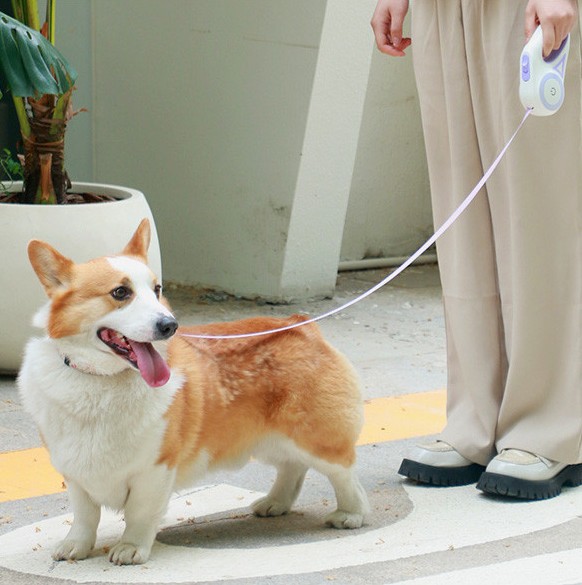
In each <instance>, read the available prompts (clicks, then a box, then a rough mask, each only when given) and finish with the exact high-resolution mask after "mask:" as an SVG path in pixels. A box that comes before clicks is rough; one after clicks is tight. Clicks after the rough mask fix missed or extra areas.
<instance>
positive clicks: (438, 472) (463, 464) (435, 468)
mask: <svg viewBox="0 0 582 585" xmlns="http://www.w3.org/2000/svg"><path fill="white" fill-rule="evenodd" d="M484 470H485V468H484V467H483V466H482V465H478V464H477V463H473V462H472V461H470V460H469V459H466V458H465V457H463V456H462V455H461V454H460V453H459V452H458V451H457V450H456V449H454V448H453V447H452V446H451V445H449V444H448V443H446V442H445V441H433V442H432V443H428V444H426V445H417V446H416V447H415V448H414V449H413V451H412V453H411V454H410V456H409V457H407V458H406V459H403V460H402V464H401V465H400V469H399V470H398V473H399V474H400V475H403V476H405V477H408V478H409V479H412V480H414V481H417V482H419V483H425V484H429V485H434V486H442V487H448V486H455V485H467V484H469V483H475V482H476V481H477V480H478V479H479V477H480V476H481V474H482V473H483V471H484Z"/></svg>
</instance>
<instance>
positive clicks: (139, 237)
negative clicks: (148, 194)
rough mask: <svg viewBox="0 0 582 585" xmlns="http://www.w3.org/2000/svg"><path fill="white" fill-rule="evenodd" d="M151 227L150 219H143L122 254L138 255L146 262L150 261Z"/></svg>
mask: <svg viewBox="0 0 582 585" xmlns="http://www.w3.org/2000/svg"><path fill="white" fill-rule="evenodd" d="M150 239H151V228H150V222H149V219H147V218H145V219H142V220H141V223H140V224H139V226H138V227H137V229H136V230H135V233H134V234H133V236H131V240H129V242H128V244H127V246H125V248H124V249H123V252H122V253H121V255H122V256H137V257H138V258H140V259H141V260H143V261H144V262H145V263H146V264H147V261H148V248H149V247H150Z"/></svg>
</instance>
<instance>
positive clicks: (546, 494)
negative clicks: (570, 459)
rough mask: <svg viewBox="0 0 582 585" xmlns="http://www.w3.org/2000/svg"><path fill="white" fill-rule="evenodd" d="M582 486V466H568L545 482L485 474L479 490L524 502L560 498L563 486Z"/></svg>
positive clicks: (482, 476)
mask: <svg viewBox="0 0 582 585" xmlns="http://www.w3.org/2000/svg"><path fill="white" fill-rule="evenodd" d="M579 485H582V464H578V465H568V466H567V467H564V469H562V471H560V473H558V474H557V475H556V476H555V477H552V478H550V479H547V480H543V481H532V480H528V479H519V478H517V477H511V476H509V475H501V474H499V473H489V472H487V471H486V472H485V473H483V475H481V478H480V479H479V482H478V483H477V489H478V490H481V491H483V492H485V493H487V494H494V495H497V496H505V497H509V498H518V499H522V500H547V499H549V498H554V497H556V496H559V495H560V493H561V492H562V487H563V486H570V487H577V486H579Z"/></svg>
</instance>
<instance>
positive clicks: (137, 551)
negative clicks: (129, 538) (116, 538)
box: [109, 541, 151, 565]
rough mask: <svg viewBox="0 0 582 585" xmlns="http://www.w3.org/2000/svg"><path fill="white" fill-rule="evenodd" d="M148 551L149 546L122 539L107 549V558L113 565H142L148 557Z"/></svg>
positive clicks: (149, 549)
mask: <svg viewBox="0 0 582 585" xmlns="http://www.w3.org/2000/svg"><path fill="white" fill-rule="evenodd" d="M150 552H151V548H147V547H141V546H137V545H135V544H132V543H131V542H123V541H122V542H118V543H117V544H116V545H115V546H114V547H113V548H112V549H111V550H110V551H109V560H110V561H111V562H112V563H113V564H114V565H143V563H145V562H147V560H148V559H149V558H150Z"/></svg>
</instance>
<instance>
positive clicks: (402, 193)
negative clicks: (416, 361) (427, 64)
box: [57, 0, 431, 298]
mask: <svg viewBox="0 0 582 585" xmlns="http://www.w3.org/2000/svg"><path fill="white" fill-rule="evenodd" d="M345 1H346V2H347V0H345ZM343 2H344V0H339V2H338V0H336V6H340V7H341V5H342V3H343ZM326 4H327V3H326V2H325V0H166V1H165V2H159V1H158V0H123V2H119V1H118V0H98V1H95V0H60V3H59V5H58V6H59V15H60V17H61V20H60V23H61V24H60V27H59V31H58V35H59V36H58V38H57V42H58V46H59V48H60V49H61V50H62V51H63V53H64V54H65V55H66V56H68V57H69V60H71V61H72V62H73V63H74V64H75V65H76V67H77V69H78V70H79V73H80V75H79V80H78V87H79V91H78V92H77V94H76V97H75V105H76V107H79V106H81V105H86V106H87V107H88V108H89V109H90V113H88V114H80V115H79V116H77V118H76V119H74V120H73V121H72V122H71V123H70V135H69V137H68V146H67V148H68V168H69V171H70V174H71V175H72V176H73V177H74V178H78V179H91V180H97V181H101V182H105V183H120V184H126V185H130V186H132V187H135V188H138V189H141V190H142V191H143V192H144V193H145V194H146V196H147V198H148V200H149V202H150V205H151V207H152V211H153V213H154V216H155V218H156V223H157V225H158V231H159V235H160V241H161V245H162V254H163V261H164V276H165V278H166V279H167V280H173V281H178V282H186V283H190V284H200V285H205V286H209V287H214V288H220V289H223V290H227V291H229V292H233V293H239V294H243V295H245V296H251V297H252V296H264V297H272V298H277V297H280V298H284V297H285V291H284V290H281V282H280V280H281V271H282V266H283V263H284V256H285V249H286V247H288V237H289V233H288V230H289V224H290V218H291V212H292V210H293V205H294V202H295V199H294V198H296V188H297V181H298V174H299V171H300V168H301V165H302V162H304V161H302V156H303V151H304V150H305V148H306V146H309V145H306V144H305V142H304V140H305V137H306V124H307V121H308V113H309V108H310V104H311V101H312V99H313V96H312V91H313V84H314V78H315V76H316V74H317V75H319V74H321V71H319V73H317V72H318V69H317V67H318V56H319V46H320V40H321V35H322V29H323V28H324V26H325V25H326V23H325V22H324V20H325V18H331V17H332V16H333V15H332V14H331V13H332V11H331V10H327V12H326ZM350 4H351V3H350ZM373 4H374V2H373V0H363V2H362V3H359V4H358V5H352V6H356V8H350V9H351V10H358V11H359V14H358V18H354V19H353V25H348V26H347V27H346V30H342V36H341V42H342V43H343V49H344V50H345V51H349V50H350V46H351V44H353V45H356V44H358V43H359V44H360V45H362V43H364V44H365V47H366V51H367V52H369V56H368V57H367V58H368V61H369V59H371V67H370V71H369V72H370V75H369V79H368V81H367V85H366V84H365V83H364V84H363V85H362V87H356V88H353V87H349V86H348V87H346V88H345V90H346V93H349V92H365V95H364V94H363V95H362V100H361V101H362V103H363V104H364V106H363V112H360V114H361V115H362V118H361V120H362V121H361V128H360V132H359V138H358V139H357V144H354V146H357V151H356V156H355V161H354V163H353V169H352V168H350V169H349V170H350V173H352V175H351V185H348V187H349V189H350V199H349V206H348V207H347V214H346V215H345V231H344V234H343V241H342V243H341V258H342V259H349V260H353V259H359V258H363V257H365V256H369V255H374V256H378V255H393V254H396V255H400V254H406V253H408V252H411V251H413V250H414V249H415V248H416V246H417V245H419V244H420V243H422V241H423V239H424V237H425V235H426V234H427V233H428V232H429V231H430V225H431V219H430V205H429V203H428V185H427V179H426V168H425V161H424V150H423V144H422V136H421V132H420V120H419V114H418V105H417V100H416V93H415V89H414V82H413V75H412V68H411V60H410V58H409V57H408V58H406V59H402V60H391V59H388V58H386V57H382V56H380V55H379V54H375V52H374V48H373V41H372V33H371V29H370V28H369V25H368V21H369V16H370V15H371V10H372V9H373ZM346 6H348V4H346ZM327 8H329V6H327ZM326 15H327V16H326ZM328 26H330V24H329V23H328ZM328 37H329V35H328ZM368 47H369V48H368ZM329 49H330V47H328V51H327V54H328V55H329V54H330V51H329ZM331 49H333V47H332V48H331ZM332 54H333V50H332ZM339 55H340V52H339V51H338V56H339ZM345 61H347V60H346V59H344V60H341V61H340V60H339V57H338V62H337V63H333V62H332V67H334V68H335V67H337V69H338V75H342V74H343V73H342V71H341V68H342V66H343V65H344V64H345V63H344V62H345ZM329 62H330V60H329V58H328V59H327V61H326V63H327V64H328V65H327V67H329ZM359 62H360V63H365V60H363V59H360V61H359ZM348 65H349V64H348ZM362 67H367V66H366V65H362ZM320 69H321V63H320ZM328 73H329V72H328ZM332 73H334V72H333V71H332ZM364 73H365V75H367V74H368V70H367V69H366V70H365V72H364ZM360 77H361V78H362V79H364V78H365V76H360ZM348 78H349V75H348ZM320 85H321V84H320ZM364 98H365V99H364ZM354 103H357V100H354ZM346 139H349V140H352V141H353V138H346ZM321 181H326V177H325V173H323V172H322V176H321ZM314 196H316V195H314ZM341 227H342V226H340V228H341ZM321 238H322V240H321V242H322V244H323V238H326V234H325V230H324V229H322V233H321ZM317 247H318V246H317V244H315V245H313V242H311V243H310V247H309V249H308V250H306V251H305V253H306V254H313V255H317V254H318V250H317ZM337 255H338V258H335V259H334V258H332V259H331V260H330V259H326V262H328V263H329V262H330V261H331V262H332V264H333V262H336V263H337V260H338V259H339V255H340V254H339V250H338V253H337ZM332 256H333V253H332ZM294 277H295V276H294ZM297 278H298V279H300V278H301V275H299V276H297ZM309 278H311V277H309ZM329 278H330V277H327V279H328V280H329ZM332 286H333V282H332ZM299 288H301V287H299ZM305 290H307V288H306V289H305ZM319 290H320V291H323V292H324V293H326V290H327V289H326V288H325V286H324V287H320V289H319ZM306 294H307V293H306ZM315 296H317V294H316V295H315Z"/></svg>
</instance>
